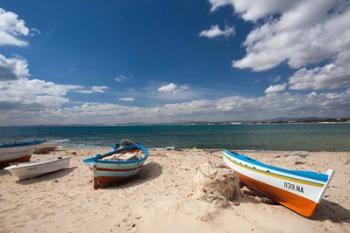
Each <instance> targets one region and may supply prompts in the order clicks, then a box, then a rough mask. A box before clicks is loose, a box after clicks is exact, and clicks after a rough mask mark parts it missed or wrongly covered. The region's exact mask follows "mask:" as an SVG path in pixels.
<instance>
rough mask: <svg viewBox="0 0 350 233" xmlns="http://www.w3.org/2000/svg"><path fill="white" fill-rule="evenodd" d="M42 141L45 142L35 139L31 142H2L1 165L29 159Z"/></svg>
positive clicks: (0, 150)
mask: <svg viewBox="0 0 350 233" xmlns="http://www.w3.org/2000/svg"><path fill="white" fill-rule="evenodd" d="M41 143H43V141H42V140H34V141H30V142H21V143H12V144H0V167H4V166H6V165H9V164H11V163H16V162H26V161H29V160H30V157H31V155H32V153H33V152H34V150H35V148H36V147H37V146H38V145H40V144H41Z"/></svg>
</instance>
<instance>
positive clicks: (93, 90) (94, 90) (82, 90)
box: [76, 86, 108, 94]
mask: <svg viewBox="0 0 350 233" xmlns="http://www.w3.org/2000/svg"><path fill="white" fill-rule="evenodd" d="M107 89H108V87H106V86H92V87H90V88H83V87H82V88H80V89H77V90H76V92H78V93H82V94H92V93H104V92H105V91H106V90H107Z"/></svg>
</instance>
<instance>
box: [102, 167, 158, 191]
mask: <svg viewBox="0 0 350 233" xmlns="http://www.w3.org/2000/svg"><path fill="white" fill-rule="evenodd" d="M162 170H163V167H162V166H161V165H160V164H159V163H156V162H153V161H152V162H148V163H146V164H145V165H144V166H143V168H142V169H141V171H140V172H139V173H138V174H137V175H135V176H132V177H130V178H128V179H125V180H123V181H120V182H118V183H115V184H112V185H110V186H109V187H107V188H105V189H119V188H128V187H132V186H135V185H139V184H142V183H144V182H148V181H150V180H153V179H156V178H157V177H158V176H160V175H161V174H162Z"/></svg>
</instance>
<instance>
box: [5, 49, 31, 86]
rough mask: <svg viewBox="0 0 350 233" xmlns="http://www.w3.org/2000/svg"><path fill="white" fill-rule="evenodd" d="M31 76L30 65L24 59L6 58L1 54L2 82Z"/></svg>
mask: <svg viewBox="0 0 350 233" xmlns="http://www.w3.org/2000/svg"><path fill="white" fill-rule="evenodd" d="M28 76H29V70H28V63H27V61H26V60H25V59H22V58H15V57H13V58H6V57H5V56H3V55H1V54H0V81H2V80H15V79H19V78H25V77H28Z"/></svg>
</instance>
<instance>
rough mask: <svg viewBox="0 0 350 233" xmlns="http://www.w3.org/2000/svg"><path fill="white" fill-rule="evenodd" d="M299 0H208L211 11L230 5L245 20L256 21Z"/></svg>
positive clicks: (283, 9) (279, 11)
mask: <svg viewBox="0 0 350 233" xmlns="http://www.w3.org/2000/svg"><path fill="white" fill-rule="evenodd" d="M300 1H301V0H294V1H288V0H265V1H261V0H209V2H210V3H211V5H212V7H211V11H215V10H217V9H218V8H220V7H223V6H227V5H231V6H232V7H233V8H234V9H235V12H237V13H238V14H239V15H241V17H242V18H243V19H244V20H247V21H256V20H258V19H260V18H263V17H265V16H267V15H273V14H276V13H282V12H284V11H286V10H288V9H290V8H292V7H293V6H295V5H297V4H298V3H299V2H300Z"/></svg>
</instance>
